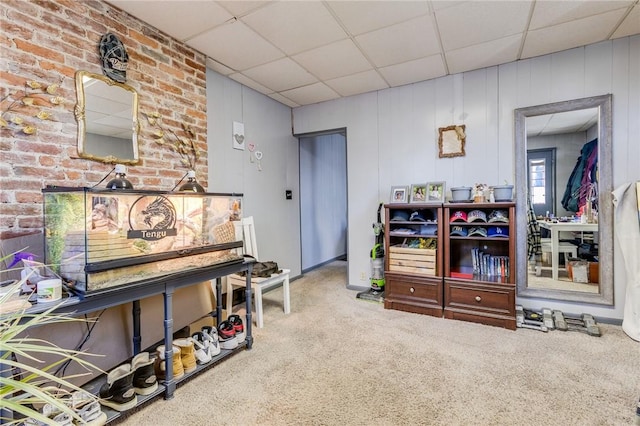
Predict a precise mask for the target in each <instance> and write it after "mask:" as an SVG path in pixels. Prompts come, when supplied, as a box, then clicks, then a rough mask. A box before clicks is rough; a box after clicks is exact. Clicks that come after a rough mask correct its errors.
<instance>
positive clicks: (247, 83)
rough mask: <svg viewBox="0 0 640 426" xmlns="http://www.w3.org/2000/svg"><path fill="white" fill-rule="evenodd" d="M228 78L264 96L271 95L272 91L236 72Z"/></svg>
mask: <svg viewBox="0 0 640 426" xmlns="http://www.w3.org/2000/svg"><path fill="white" fill-rule="evenodd" d="M229 78H230V79H232V80H235V81H237V82H238V83H240V84H244V85H245V86H247V87H250V88H252V89H253V90H255V91H258V92H260V93H263V94H265V95H270V94H271V93H273V90H271V89H269V88H268V87H264V86H263V85H262V84H260V83H256V82H255V81H253V80H251V79H250V78H249V77H247V76H246V75H244V74H240V73H238V72H237V73H234V74H230V75H229Z"/></svg>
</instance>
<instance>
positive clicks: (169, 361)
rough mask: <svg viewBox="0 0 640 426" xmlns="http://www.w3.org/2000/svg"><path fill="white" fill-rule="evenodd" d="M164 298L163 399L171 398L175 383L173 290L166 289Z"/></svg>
mask: <svg viewBox="0 0 640 426" xmlns="http://www.w3.org/2000/svg"><path fill="white" fill-rule="evenodd" d="M162 295H163V297H164V373H165V386H166V390H165V394H164V398H165V399H171V398H173V392H174V391H175V390H176V381H175V379H174V378H173V289H171V290H169V289H167V290H166V291H165V292H164V293H163V294H162Z"/></svg>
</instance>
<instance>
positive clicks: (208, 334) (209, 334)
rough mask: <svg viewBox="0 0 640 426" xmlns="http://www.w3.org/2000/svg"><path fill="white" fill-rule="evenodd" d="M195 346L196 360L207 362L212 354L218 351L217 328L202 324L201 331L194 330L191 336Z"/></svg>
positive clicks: (202, 362)
mask: <svg viewBox="0 0 640 426" xmlns="http://www.w3.org/2000/svg"><path fill="white" fill-rule="evenodd" d="M191 339H192V340H193V344H194V346H195V356H196V362H197V363H198V364H207V363H209V362H211V360H212V359H213V357H214V356H216V355H218V354H219V353H220V343H219V342H218V330H217V329H216V328H215V327H210V326H204V327H202V331H196V332H195V333H193V335H192V336H191Z"/></svg>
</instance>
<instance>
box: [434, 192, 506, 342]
mask: <svg viewBox="0 0 640 426" xmlns="http://www.w3.org/2000/svg"><path fill="white" fill-rule="evenodd" d="M473 210H479V211H481V212H483V213H484V214H485V215H486V218H485V220H482V219H480V220H476V221H472V222H469V221H468V220H464V221H463V220H457V221H454V222H451V219H452V217H453V215H454V214H455V213H456V212H463V213H464V215H466V216H467V218H468V215H469V213H470V212H472V211H473ZM494 211H503V212H504V213H505V214H506V215H507V216H506V218H505V219H504V220H505V221H504V222H502V221H497V222H490V219H491V214H492V213H493V212H494ZM443 215H444V218H445V220H446V222H447V223H446V225H445V226H444V235H443V241H444V316H445V318H449V319H459V320H464V321H473V322H479V323H482V324H488V325H494V326H500V327H505V328H508V329H511V330H515V328H516V316H515V293H516V288H515V287H516V286H515V276H516V257H515V253H516V235H515V232H516V228H515V204H514V203H506V202H500V203H446V204H444V212H443ZM464 215H463V216H464ZM474 228H475V229H476V231H475V232H477V233H478V234H475V233H474V232H472V230H473V229H474ZM456 229H457V230H460V231H461V233H462V234H463V235H455V234H454V235H451V233H452V232H454V231H455V230H456ZM469 234H474V235H469ZM480 254H482V255H485V256H484V257H480V256H479V255H480ZM474 258H475V260H474Z"/></svg>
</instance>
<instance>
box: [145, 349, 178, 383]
mask: <svg viewBox="0 0 640 426" xmlns="http://www.w3.org/2000/svg"><path fill="white" fill-rule="evenodd" d="M172 348H173V356H172V360H173V368H172V371H173V378H174V379H179V378H180V377H182V376H184V367H183V366H182V360H181V359H180V348H179V347H177V346H172ZM164 352H165V346H164V345H160V346H158V348H157V349H156V355H157V357H156V359H155V361H154V364H153V367H154V370H155V373H156V376H157V377H158V378H159V379H160V380H165V379H166V378H167V375H166V374H165V365H166V362H165V353H164Z"/></svg>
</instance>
